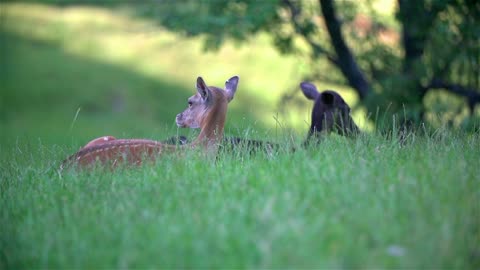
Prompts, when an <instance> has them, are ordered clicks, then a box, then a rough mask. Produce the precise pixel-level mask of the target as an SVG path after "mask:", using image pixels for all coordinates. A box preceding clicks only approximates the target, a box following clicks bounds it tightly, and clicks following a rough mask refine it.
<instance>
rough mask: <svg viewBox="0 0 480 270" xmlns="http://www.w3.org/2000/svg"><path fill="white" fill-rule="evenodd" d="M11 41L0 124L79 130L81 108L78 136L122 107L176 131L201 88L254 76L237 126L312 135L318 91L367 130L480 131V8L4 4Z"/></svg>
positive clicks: (183, 0) (267, 0)
mask: <svg viewBox="0 0 480 270" xmlns="http://www.w3.org/2000/svg"><path fill="white" fill-rule="evenodd" d="M12 2H13V4H12ZM31 2H34V3H33V4H32V3H31ZM10 4H11V5H10ZM0 30H1V33H0V34H1V35H0V37H3V38H2V41H1V42H0V48H1V55H2V59H1V60H2V67H5V68H3V70H2V73H1V74H0V81H1V82H2V84H3V85H2V96H3V98H0V111H1V112H5V113H2V114H0V115H1V116H0V120H2V119H4V120H2V121H4V122H7V121H9V123H12V125H14V124H15V125H17V124H18V123H20V122H21V121H20V120H18V119H20V118H21V116H22V115H26V113H25V112H26V111H27V110H29V111H32V112H35V113H32V115H34V114H35V115H36V114H38V110H39V108H41V110H45V115H52V117H53V115H54V116H55V117H56V118H58V116H59V115H63V117H64V118H65V119H64V121H71V119H72V118H73V115H75V112H77V109H79V108H82V109H81V113H80V117H79V118H78V119H77V118H75V119H76V120H78V121H77V125H78V124H79V123H81V119H82V117H84V118H83V119H85V124H84V125H85V126H89V125H91V123H92V119H99V117H100V116H99V115H106V114H105V111H107V109H108V110H110V109H109V108H110V107H111V108H114V109H112V110H111V111H112V115H117V114H118V112H122V113H124V114H125V117H127V116H135V119H138V118H141V119H145V120H146V121H147V124H146V126H151V125H152V123H158V122H165V123H170V124H171V123H173V122H172V120H171V119H173V116H174V114H175V112H177V111H178V110H179V109H178V107H181V106H183V103H184V101H183V100H182V98H183V96H185V95H186V93H182V92H188V93H190V92H189V90H188V89H189V88H188V87H190V86H191V84H190V83H189V82H190V81H191V80H192V78H194V76H198V75H199V74H202V75H203V76H205V77H206V78H212V79H210V81H212V82H215V81H216V80H217V81H218V80H224V77H228V76H230V75H232V74H230V73H232V72H234V73H238V74H239V75H244V76H243V78H245V79H243V80H242V82H241V85H242V89H244V90H242V91H243V92H242V95H239V96H238V99H243V100H240V101H239V102H238V104H237V105H235V106H233V111H232V112H233V113H232V114H231V117H232V119H235V121H232V122H234V123H235V124H238V123H239V122H242V121H243V122H245V123H244V124H245V125H246V123H252V122H254V121H258V122H259V124H260V125H262V126H263V127H267V128H271V127H272V126H275V127H276V125H277V123H278V122H282V121H283V120H285V119H287V118H288V117H290V116H291V117H290V118H294V119H295V120H292V121H290V122H289V123H287V126H295V128H298V127H300V126H301V127H302V129H301V130H302V132H303V131H304V130H305V129H306V124H305V123H304V122H305V121H308V120H307V119H305V118H307V117H309V116H308V113H307V111H308V110H309V109H310V108H311V104H310V103H309V102H308V101H307V100H305V99H304V98H303V96H302V95H301V94H300V91H299V87H298V85H299V83H300V82H301V81H302V80H308V81H311V82H313V83H315V84H317V86H318V87H319V89H326V88H332V89H334V90H339V91H340V92H341V93H342V95H347V101H348V102H349V104H350V105H352V106H351V107H353V109H354V111H355V112H356V115H354V117H356V118H355V119H356V120H358V119H359V117H357V116H358V115H366V117H367V118H368V119H370V120H371V121H368V123H367V124H362V123H360V125H361V126H362V127H363V128H366V127H367V128H368V127H369V126H370V125H371V124H370V123H374V124H375V125H377V127H379V128H382V126H383V125H385V126H386V127H387V128H391V127H392V125H391V124H392V123H391V122H392V121H393V119H395V121H396V123H406V124H407V126H416V125H418V124H419V123H424V122H425V123H427V124H429V126H432V127H434V128H436V127H439V126H448V127H455V128H457V127H460V128H462V129H465V130H470V131H474V130H478V126H479V124H478V123H479V119H480V117H479V115H480V109H479V106H478V103H479V102H480V71H479V70H480V42H479V40H480V2H479V1H476V0H418V1H412V0H410V1H408V0H398V1H396V0H364V1H332V0H318V1H317V0H303V1H302V0H300V1H295V0H262V1H257V0H231V1H225V0H206V1H205V0H202V1H197V0H176V1H174V0H158V1H156V0H155V1H154V0H152V1H139V2H129V1H116V0H103V1H78V0H44V1H29V2H28V4H22V3H19V1H4V2H3V3H2V6H1V9H0ZM265 41H266V42H265ZM266 43H268V44H266ZM197 45H200V46H197ZM272 47H273V48H274V49H275V51H273V50H272V49H271V48H272ZM202 49H203V50H205V51H208V52H207V53H206V52H202ZM272 52H275V54H274V53H272ZM278 54H280V55H278ZM45 59H48V60H45ZM91 61H94V62H93V63H92V62H91ZM208 63H214V65H213V64H212V65H210V64H208ZM105 65H106V66H105ZM206 65H208V67H207V66H206ZM121 73H122V74H123V73H125V74H124V75H122V76H119V75H118V74H121ZM227 73H228V74H227ZM52 74H54V75H52ZM78 74H82V76H83V78H82V77H78ZM257 74H258V75H257ZM138 75H142V76H143V77H145V78H143V77H141V76H138ZM31 78H34V80H33V79H31ZM85 78H88V79H85ZM133 78H134V79H133ZM147 78H148V79H147ZM157 89H162V91H163V92H162V91H158V90H157ZM37 92H38V93H37ZM40 92H41V93H40ZM139 93H143V94H142V95H139ZM31 94H35V95H37V96H38V97H39V98H42V99H43V100H45V102H44V103H45V104H47V105H45V106H43V107H39V104H41V102H37V103H35V104H33V103H32V101H35V99H25V98H24V96H26V95H31ZM52 97H54V98H52ZM131 97H132V98H131ZM133 97H134V98H133ZM142 97H143V98H144V100H141V99H140V98H142ZM59 98H60V99H62V101H61V102H54V100H55V99H57V100H58V99H59ZM160 99H161V100H168V102H164V105H163V106H158V102H159V100H160ZM38 100H39V99H36V101H38ZM110 103H111V104H116V105H115V106H113V105H112V106H110V105H109V104H110ZM137 103H138V104H137ZM150 103H151V105H149V106H145V104H150ZM59 104H64V105H62V106H60V105H59ZM118 104H120V105H121V106H120V105H118ZM180 104H181V105H180ZM271 104H275V105H271ZM273 107H275V108H273ZM54 108H56V109H58V110H56V111H54ZM15 110H16V111H18V112H17V113H14V111H15ZM235 110H237V111H235ZM20 111H22V112H20ZM90 112H91V115H87V114H88V113H90ZM95 112H99V113H98V115H95ZM132 112H133V113H132ZM235 112H241V113H235ZM276 112H279V113H280V114H282V115H283V116H284V117H283V119H281V120H280V121H279V120H278V119H279V118H278V116H277V115H276ZM172 115H173V116H172ZM245 115H247V116H245ZM272 115H273V118H274V119H275V121H273V120H272ZM292 115H293V116H292ZM393 115H396V117H395V118H393V117H392V116H393ZM15 117H17V118H18V119H17V118H15ZM22 117H23V116H22ZM38 117H40V116H38ZM164 117H165V118H164ZM43 118H45V117H44V116H42V119H43ZM107 118H108V117H107ZM360 118H363V116H362V117H360ZM12 119H13V120H12ZM15 119H17V120H15ZM128 119H130V118H128ZM135 119H131V121H133V122H135V121H136V120H135ZM165 119H169V120H165ZM107 120H108V121H107ZM160 120H161V121H160ZM167 121H169V122H167ZM27 122H28V121H26V120H25V123H27ZM35 122H38V121H35ZM105 122H108V123H110V122H111V121H110V118H108V119H105ZM287 122H288V121H287ZM255 123H256V122H255ZM292 123H293V124H292ZM25 126H29V124H25ZM56 126H60V127H62V128H63V126H62V125H56ZM67 126H70V123H69V124H67ZM72 126H73V125H72ZM99 126H105V125H104V123H103V122H102V123H99ZM243 127H244V125H242V127H238V130H243ZM122 128H123V125H121V124H120V123H119V124H118V129H119V130H121V129H122ZM93 129H94V128H93V127H92V130H93ZM139 129H140V128H139ZM298 130H300V128H298ZM93 132H94V131H92V133H93ZM95 132H96V131H95Z"/></svg>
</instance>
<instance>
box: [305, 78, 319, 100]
mask: <svg viewBox="0 0 480 270" xmlns="http://www.w3.org/2000/svg"><path fill="white" fill-rule="evenodd" d="M300 88H302V92H303V94H304V95H305V96H306V97H307V98H308V99H311V100H316V99H317V97H318V95H319V93H318V90H317V87H315V85H313V84H311V83H309V82H302V83H301V84H300Z"/></svg>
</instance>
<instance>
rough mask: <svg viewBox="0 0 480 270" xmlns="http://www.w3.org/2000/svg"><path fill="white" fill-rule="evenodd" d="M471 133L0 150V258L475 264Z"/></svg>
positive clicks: (65, 264)
mask: <svg viewBox="0 0 480 270" xmlns="http://www.w3.org/2000/svg"><path fill="white" fill-rule="evenodd" d="M442 136H443V137H442ZM479 142H480V140H479V138H478V135H473V136H470V137H468V136H460V137H457V136H455V135H452V134H450V133H447V132H442V134H441V136H439V137H436V138H433V137H430V138H428V137H424V136H419V137H414V139H410V142H409V143H407V144H406V145H405V146H403V147H400V146H399V144H398V143H397V142H395V141H392V140H386V139H383V138H382V137H380V136H375V135H365V136H363V137H361V138H359V139H357V140H354V141H349V140H347V139H344V138H341V137H337V136H332V137H329V138H327V140H326V141H324V143H322V144H321V145H319V146H317V147H313V148H311V149H307V150H299V151H296V152H295V153H287V154H286V153H279V154H275V155H273V156H266V155H263V154H258V155H255V156H248V155H246V154H242V153H235V154H233V155H223V156H221V157H220V158H219V159H218V160H217V162H216V163H215V162H213V163H212V162H210V161H206V160H203V159H202V158H200V157H199V156H197V155H196V154H195V153H190V154H187V156H188V158H185V159H184V158H176V157H174V156H173V157H172V156H170V157H165V158H162V159H160V160H159V161H158V163H157V164H156V165H155V166H145V167H143V168H137V169H124V170H119V171H115V172H105V171H102V170H97V171H93V172H75V171H69V172H67V173H66V174H64V175H62V176H60V175H59V174H57V173H56V171H55V169H54V168H55V166H54V165H58V163H57V162H56V161H58V160H61V158H63V157H64V156H65V155H64V153H63V152H64V150H65V149H64V148H63V147H56V148H53V149H52V148H50V147H44V146H42V145H35V144H33V145H31V146H25V145H24V146H18V147H16V148H11V149H2V150H3V151H9V155H8V156H9V157H10V158H8V159H3V160H2V167H3V168H2V170H1V176H2V177H1V178H2V182H1V189H2V192H1V195H0V204H1V205H2V212H1V215H0V222H1V224H2V234H1V238H0V243H1V246H2V254H3V255H2V260H0V261H1V262H2V265H3V266H4V267H6V268H7V269H8V268H10V269H19V268H32V267H35V268H37V267H38V268H149V267H155V268H238V267H241V268H280V267H281V268H285V267H287V268H290V267H295V268H297V267H302V268H359V267H361V268H376V267H381V268H457V269H468V268H475V267H478V263H479V257H478V251H479V245H478V243H479V241H478V240H480V232H479V231H478V228H479V225H480V224H479V223H480V219H479V213H480V211H479V210H480V209H479V205H480V204H479V202H480V201H479V199H480V193H479V190H478V185H479V180H478V177H477V176H478V168H477V167H476V166H474V165H473V163H472V161H475V160H478V159H479V158H480V152H479V150H478V149H480V145H479V144H480V143H479ZM71 150H73V149H71ZM52 166H53V167H52Z"/></svg>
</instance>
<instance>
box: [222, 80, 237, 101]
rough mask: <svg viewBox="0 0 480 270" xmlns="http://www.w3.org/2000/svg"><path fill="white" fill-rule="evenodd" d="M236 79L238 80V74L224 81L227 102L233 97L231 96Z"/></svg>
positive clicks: (235, 88) (235, 86)
mask: <svg viewBox="0 0 480 270" xmlns="http://www.w3.org/2000/svg"><path fill="white" fill-rule="evenodd" d="M238 80H240V78H239V77H238V76H233V77H231V78H230V79H228V80H227V81H226V82H225V92H226V93H227V99H228V102H230V101H231V100H232V99H233V96H235V91H237V86H238Z"/></svg>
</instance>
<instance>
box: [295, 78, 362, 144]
mask: <svg viewBox="0 0 480 270" xmlns="http://www.w3.org/2000/svg"><path fill="white" fill-rule="evenodd" d="M300 88H301V89H302V92H303V94H304V95H305V97H307V98H308V99H311V100H314V101H315V105H314V106H313V110H312V123H311V125H310V129H309V130H308V135H307V139H306V141H305V143H304V145H307V144H308V143H309V141H310V140H311V138H312V137H314V138H317V139H318V138H320V137H321V134H323V133H330V132H332V131H335V132H337V133H338V134H340V135H344V136H354V135H356V134H357V133H358V132H359V129H358V127H357V125H356V124H355V122H354V121H353V119H352V117H351V116H350V107H349V106H348V105H347V103H346V102H345V100H343V98H342V97H341V96H340V94H338V93H337V92H335V91H333V90H325V91H323V92H322V93H319V92H318V90H317V88H316V87H315V85H313V84H311V83H309V82H302V83H301V84H300Z"/></svg>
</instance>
